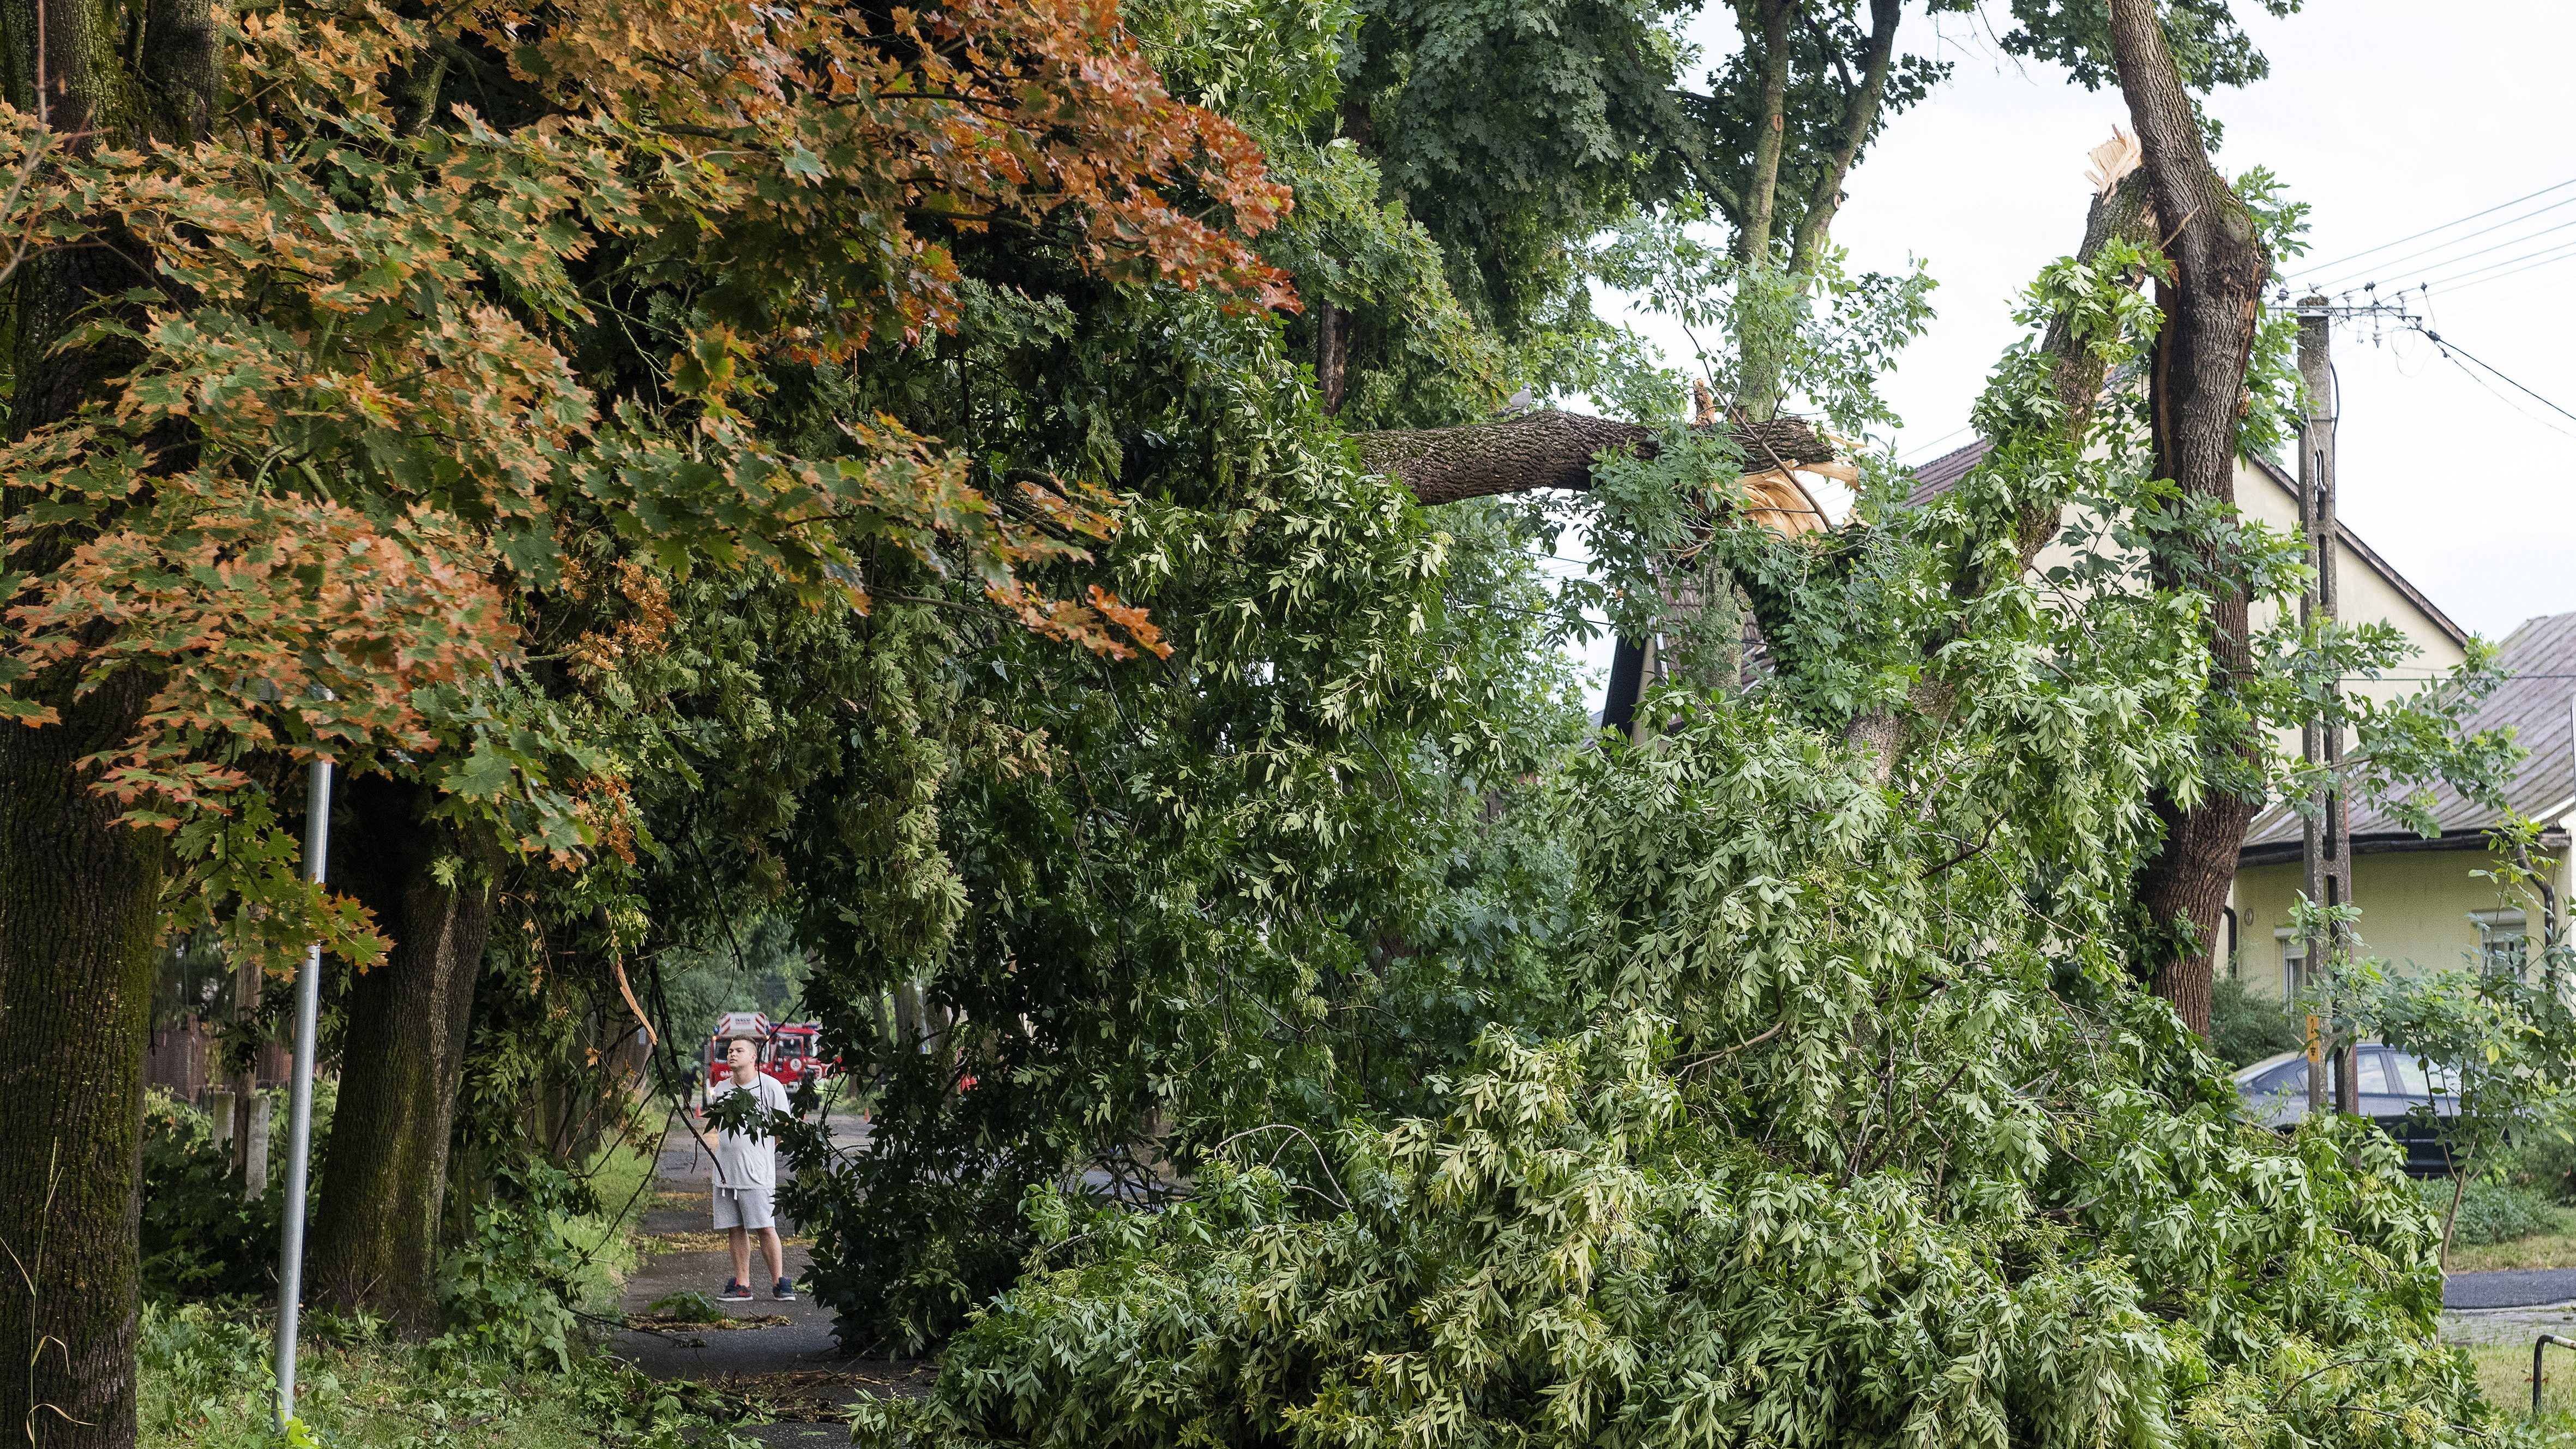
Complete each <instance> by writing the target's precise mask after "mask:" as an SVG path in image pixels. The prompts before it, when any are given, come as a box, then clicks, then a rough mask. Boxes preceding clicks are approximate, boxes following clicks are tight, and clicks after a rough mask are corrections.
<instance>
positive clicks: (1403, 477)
mask: <svg viewBox="0 0 2576 1449" xmlns="http://www.w3.org/2000/svg"><path fill="white" fill-rule="evenodd" d="M1712 430H1713V427H1712ZM1728 435H1729V436H1730V437H1732V438H1733V439H1734V440H1735V444H1736V446H1737V447H1739V448H1742V449H1743V450H1744V463H1745V468H1746V470H1747V472H1748V473H1751V472H1756V471H1759V470H1765V469H1772V470H1776V469H1778V468H1779V467H1780V466H1781V465H1783V464H1793V465H1794V464H1801V463H1825V462H1831V461H1832V460H1833V459H1834V458H1835V456H1836V453H1835V450H1834V445H1833V444H1832V443H1831V442H1830V441H1828V440H1827V439H1826V438H1825V437H1823V436H1822V435H1821V434H1819V433H1818V432H1817V431H1816V430H1815V428H1814V427H1812V426H1810V425H1809V424H1807V423H1805V422H1802V421H1800V420H1798V419H1796V418H1780V419H1776V420H1774V421H1771V422H1765V423H1746V424H1738V425H1736V426H1734V427H1732V428H1730V429H1728ZM1353 437H1354V439H1355V441H1357V442H1358V443H1359V445H1360V458H1361V461H1363V462H1365V463H1366V464H1367V465H1368V466H1369V467H1370V468H1371V469H1374V470H1375V471H1377V472H1380V473H1384V474H1386V475H1387V476H1389V477H1391V478H1394V479H1395V480H1396V481H1398V482H1400V483H1402V484H1403V485H1404V486H1405V487H1407V488H1410V489H1412V490H1413V496H1414V497H1416V498H1419V499H1421V500H1422V501H1423V502H1425V503H1457V502H1460V501H1462V500H1464V499H1469V498H1493V497H1497V496H1499V495H1501V494H1505V493H1528V492H1532V491H1534V490H1536V489H1540V488H1565V489H1571V490H1573V491H1575V492H1583V491H1586V490H1588V489H1590V488H1591V487H1592V460H1593V458H1594V457H1595V456H1597V455H1599V454H1601V453H1605V452H1608V451H1610V450H1612V449H1614V448H1627V449H1631V450H1633V451H1634V452H1635V453H1636V454H1637V456H1638V457H1641V458H1651V457H1653V456H1655V453H1656V451H1657V448H1658V444H1657V443H1656V430H1655V429H1653V428H1649V427H1646V426H1643V425H1642V424H1638V423H1620V422H1613V421H1611V420H1610V419H1608V418H1594V417H1586V416H1584V415H1583V414H1581V413H1561V412H1556V411H1554V410H1551V409H1540V410H1537V411H1533V412H1525V413H1515V414H1513V415H1512V416H1510V417H1507V418H1498V419H1496V420H1494V421H1493V422H1489V423H1467V424H1464V425H1462V426H1459V427H1454V428H1390V429H1387V430H1385V431H1383V432H1374V433H1358V434H1354V435H1353ZM1755 503H1756V511H1757V512H1759V511H1764V509H1763V507H1762V505H1764V504H1770V505H1771V506H1772V507H1774V508H1778V507H1779V505H1780V504H1783V503H1789V504H1791V506H1790V507H1789V508H1785V509H1780V511H1795V510H1803V509H1808V508H1811V507H1812V506H1813V505H1812V504H1810V503H1809V502H1807V501H1806V499H1805V498H1804V495H1803V494H1801V495H1799V497H1798V498H1797V499H1796V500H1795V501H1794V503H1792V502H1791V500H1789V499H1786V498H1780V499H1768V498H1762V497H1759V496H1757V497H1756V499H1755Z"/></svg>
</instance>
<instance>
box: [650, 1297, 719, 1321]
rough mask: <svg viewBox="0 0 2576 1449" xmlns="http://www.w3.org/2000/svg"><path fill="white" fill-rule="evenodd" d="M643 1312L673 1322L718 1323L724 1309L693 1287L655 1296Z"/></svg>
mask: <svg viewBox="0 0 2576 1449" xmlns="http://www.w3.org/2000/svg"><path fill="white" fill-rule="evenodd" d="M644 1312H645V1313H646V1314H647V1315H649V1316H651V1317H654V1318H666V1319H669V1320H670V1321H672V1322H674V1323H718V1322H722V1321H723V1319H724V1310H723V1309H722V1308H719V1307H717V1306H716V1301H715V1300H714V1299H712V1298H709V1297H708V1296H707V1295H706V1294H704V1293H701V1292H699V1291H698V1290H697V1289H695V1288H692V1289H690V1290H689V1291H687V1292H685V1293H670V1294H665V1295H664V1296H662V1297H660V1298H656V1299H654V1300H653V1301H652V1303H650V1304H649V1305H647V1306H646V1307H645V1309H644Z"/></svg>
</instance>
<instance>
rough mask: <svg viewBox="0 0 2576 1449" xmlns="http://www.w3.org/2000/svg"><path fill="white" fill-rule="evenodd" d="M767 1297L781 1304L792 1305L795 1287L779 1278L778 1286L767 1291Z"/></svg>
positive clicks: (794, 1298)
mask: <svg viewBox="0 0 2576 1449" xmlns="http://www.w3.org/2000/svg"><path fill="white" fill-rule="evenodd" d="M743 1296H744V1297H745V1298H748V1297H750V1296H751V1295H750V1294H748V1293H746V1294H744V1295H743ZM769 1296H770V1297H772V1298H775V1299H777V1300H778V1301H779V1302H781V1303H793V1302H795V1301H796V1285H795V1284H793V1283H790V1282H788V1281H787V1280H786V1279H784V1278H781V1279H779V1280H778V1286H777V1287H775V1288H772V1289H770V1290H769Z"/></svg>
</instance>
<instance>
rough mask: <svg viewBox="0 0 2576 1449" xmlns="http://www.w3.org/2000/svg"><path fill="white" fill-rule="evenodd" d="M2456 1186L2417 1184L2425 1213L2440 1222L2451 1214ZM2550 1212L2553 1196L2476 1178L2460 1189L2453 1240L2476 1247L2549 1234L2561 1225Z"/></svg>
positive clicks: (2443, 1180)
mask: <svg viewBox="0 0 2576 1449" xmlns="http://www.w3.org/2000/svg"><path fill="white" fill-rule="evenodd" d="M2452 1187H2453V1184H2452V1183H2451V1182H2450V1180H2449V1179H2447V1178H2441V1179H2435V1180H2431V1181H2426V1182H2419V1183H2417V1184H2415V1190H2416V1194H2417V1196H2418V1197H2420V1198H2421V1199H2422V1202H2423V1207H2424V1210H2425V1211H2426V1212H2427V1213H2430V1214H2431V1215H2432V1216H2433V1217H2434V1218H2435V1219H2436V1220H2439V1219H2440V1218H2442V1217H2443V1216H2444V1215H2445V1214H2448V1213H2449V1212H2450V1211H2451V1189H2452ZM2550 1209H2551V1202H2550V1197H2549V1194H2547V1193H2545V1192H2541V1191H2539V1190H2538V1189H2535V1188H2529V1187H2516V1186H2514V1185H2512V1184H2510V1183H2503V1182H2497V1181H2495V1180H2493V1179H2491V1178H2483V1177H2481V1178H2472V1179H2470V1181H2469V1183H2468V1185H2467V1186H2465V1187H2463V1188H2461V1189H2460V1212H2459V1218H2458V1220H2457V1221H2456V1222H2455V1223H2454V1224H2453V1226H2452V1228H2451V1241H2452V1242H2454V1243H2462V1244H2466V1245H2468V1246H2471V1247H2476V1246H2479V1245H2481V1244H2485V1243H2510V1242H2513V1241H2515V1240H2516V1239H2520V1238H2528V1237H2530V1236H2532V1235H2533V1234H2535V1233H2545V1232H2548V1231H2549V1230H2550V1229H2552V1228H2554V1227H2556V1226H2558V1215H2557V1214H2556V1213H2555V1212H2552V1211H2551V1210H2550Z"/></svg>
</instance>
